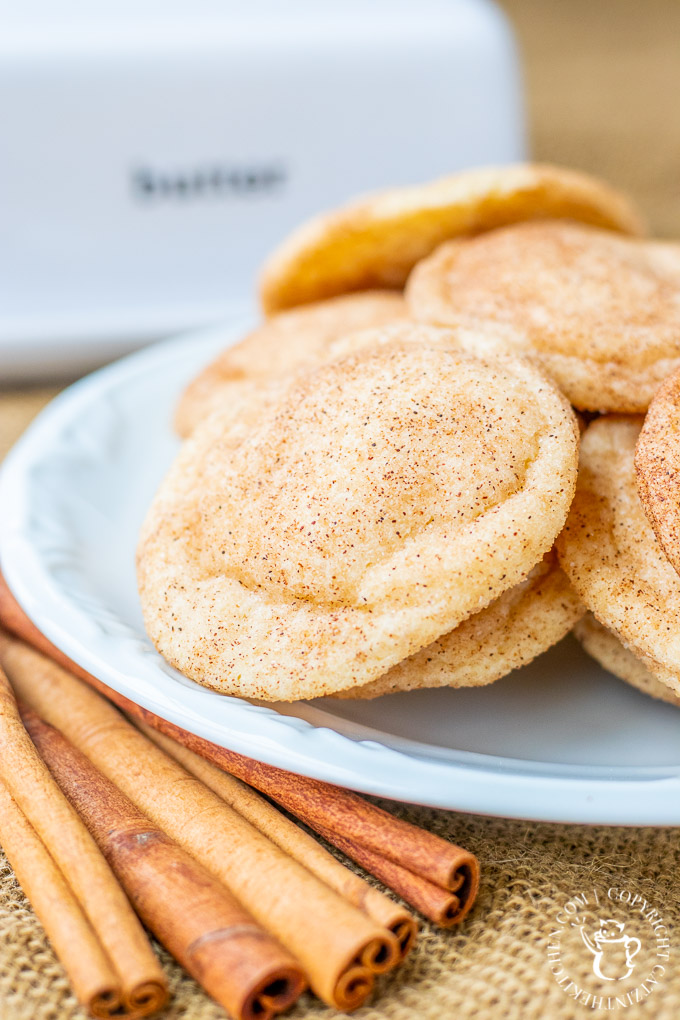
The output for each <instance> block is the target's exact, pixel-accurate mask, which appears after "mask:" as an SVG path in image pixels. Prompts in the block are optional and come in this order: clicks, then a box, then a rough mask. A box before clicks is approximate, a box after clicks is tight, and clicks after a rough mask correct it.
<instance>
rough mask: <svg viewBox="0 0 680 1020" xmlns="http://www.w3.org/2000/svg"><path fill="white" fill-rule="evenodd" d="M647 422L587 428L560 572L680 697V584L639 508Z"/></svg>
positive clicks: (628, 420) (614, 421)
mask: <svg viewBox="0 0 680 1020" xmlns="http://www.w3.org/2000/svg"><path fill="white" fill-rule="evenodd" d="M641 424H642V419H640V418H634V417H620V416H611V417H604V418H600V419H598V420H597V421H595V422H593V423H592V424H591V425H589V426H588V429H587V430H586V432H585V435H584V436H583V439H582V443H581V464H580V469H579V477H578V483H577V488H576V496H575V497H574V502H573V504H572V507H571V510H570V513H569V517H568V519H567V524H566V526H565V528H564V531H563V532H562V534H561V535H560V537H559V539H558V541H557V550H558V555H559V560H560V565H561V566H562V569H563V570H564V571H565V573H566V574H567V576H568V577H569V579H570V581H571V583H572V585H573V586H574V588H575V590H576V592H577V593H578V595H579V596H580V597H581V599H582V600H583V602H584V603H585V604H586V606H587V607H588V609H590V611H591V612H592V613H593V614H594V616H595V617H596V618H597V620H598V621H599V622H600V623H601V624H603V625H604V626H605V627H606V628H608V629H609V630H611V631H612V632H613V633H614V635H615V636H616V637H618V638H619V640H620V641H622V642H623V643H624V644H625V646H626V648H627V649H628V650H629V651H631V652H633V653H634V654H635V655H637V656H638V658H640V659H642V661H643V663H644V665H645V667H646V668H647V669H648V670H649V671H651V672H652V673H653V674H654V676H655V677H656V678H657V679H658V680H660V681H661V682H662V683H665V684H666V685H667V686H668V687H669V688H670V689H671V690H672V691H675V692H676V693H680V679H679V678H680V629H679V628H678V626H677V620H678V619H679V618H680V577H679V576H678V574H677V573H676V572H675V570H674V569H673V567H672V566H671V564H670V563H669V561H668V559H667V558H666V556H665V555H664V552H663V550H662V548H661V546H660V545H659V543H658V542H657V540H656V536H655V535H654V532H653V530H652V527H651V525H650V523H649V521H648V520H647V518H646V516H645V514H644V511H643V508H642V504H641V502H640V499H639V496H638V493H637V486H636V481H635V469H634V463H633V459H634V453H635V444H636V442H637V438H638V435H639V432H640V426H641Z"/></svg>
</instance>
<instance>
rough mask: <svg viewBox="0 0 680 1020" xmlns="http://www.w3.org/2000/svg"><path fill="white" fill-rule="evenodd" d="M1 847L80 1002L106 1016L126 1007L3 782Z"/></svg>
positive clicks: (83, 922) (95, 940) (0, 787)
mask: <svg viewBox="0 0 680 1020" xmlns="http://www.w3.org/2000/svg"><path fill="white" fill-rule="evenodd" d="M0 845H2V848H3V850H4V851H5V854H6V856H7V860H8V861H9V863H10V865H11V866H12V869H13V870H14V874H15V876H16V879H17V881H18V883H19V885H20V886H21V888H22V889H23V890H24V893H25V894H26V898H27V899H28V900H30V903H31V906H32V907H33V910H34V911H35V913H36V915H37V917H38V919H39V921H40V922H41V924H42V926H43V928H44V929H45V934H46V935H47V937H48V939H49V940H50V943H51V945H52V948H53V949H54V952H55V955H56V956H57V957H58V958H59V959H60V960H61V962H62V964H63V967H64V970H65V971H66V973H67V975H68V978H69V980H70V982H71V986H72V988H73V991H74V993H75V996H76V998H77V999H78V1002H79V1003H80V1004H81V1005H82V1006H84V1008H85V1009H87V1010H88V1011H89V1012H90V1013H91V1014H92V1016H94V1017H97V1018H101V1020H106V1018H108V1017H110V1016H111V1015H112V1014H113V1013H116V1012H118V1010H119V1009H120V1008H121V1007H122V1004H123V1003H122V992H121V987H120V978H119V977H118V974H117V973H116V971H115V970H114V968H113V967H112V965H111V963H110V961H109V959H108V957H107V956H106V953H105V952H104V950H103V949H102V946H101V943H100V941H99V939H98V938H97V936H96V935H95V933H94V930H93V928H92V926H91V925H90V923H89V921H88V920H87V918H86V917H85V914H84V913H83V911H82V909H81V907H80V904H79V903H78V901H77V900H76V898H75V896H74V895H73V893H72V892H71V888H70V886H69V885H68V883H67V882H66V880H65V879H64V876H63V875H62V873H61V871H60V870H59V868H58V867H57V865H56V864H55V863H54V861H53V859H52V857H51V856H50V854H49V852H48V850H47V848H46V847H45V845H44V844H43V842H42V840H41V839H40V837H39V836H38V834H37V832H36V831H35V829H34V828H33V826H32V825H31V823H30V822H29V821H28V819H27V818H26V816H25V815H24V813H23V811H22V810H21V808H20V807H19V806H18V804H17V803H16V801H15V800H14V798H13V797H12V796H11V794H10V792H9V790H8V789H7V787H6V786H5V784H4V783H2V782H0Z"/></svg>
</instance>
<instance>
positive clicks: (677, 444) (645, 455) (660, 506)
mask: <svg viewBox="0 0 680 1020" xmlns="http://www.w3.org/2000/svg"><path fill="white" fill-rule="evenodd" d="M635 469H636V471H637V482H638V492H639V494H640V499H641V500H642V505H643V506H644V508H645V513H646V514H647V517H648V518H649V521H650V523H651V525H652V527H653V528H654V531H655V533H656V537H657V538H658V540H659V542H660V543H661V546H662V548H663V551H664V552H665V553H666V556H667V557H668V559H669V560H670V561H671V563H672V564H673V566H674V567H675V569H676V570H677V571H678V573H680V372H675V373H674V374H673V375H672V376H671V377H670V378H669V379H667V380H666V381H665V382H664V383H663V384H662V385H661V387H660V388H659V389H658V391H657V393H656V395H655V397H654V399H653V400H652V402H651V404H650V405H649V410H648V412H647V416H646V418H645V421H644V424H643V426H642V431H641V432H640V437H639V439H638V442H637V450H636V452H635Z"/></svg>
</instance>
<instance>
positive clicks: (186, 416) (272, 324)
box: [175, 291, 407, 436]
mask: <svg viewBox="0 0 680 1020" xmlns="http://www.w3.org/2000/svg"><path fill="white" fill-rule="evenodd" d="M406 317H407V312H406V305H405V303H404V299H403V298H402V297H401V295H400V294H397V293H395V292H394V291H366V292H365V293H363V294H347V295H344V296H342V297H338V298H332V299H331V300H329V301H320V302H317V303H315V304H313V305H307V306H305V307H304V308H300V309H296V310H295V311H291V312H282V313H281V314H280V315H275V316H274V317H273V318H271V319H269V320H268V321H266V322H264V323H262V324H261V325H260V326H258V327H257V328H256V329H254V330H253V331H252V332H251V333H249V334H248V335H247V336H245V337H244V338H243V340H241V341H240V343H237V344H235V345H234V346H233V347H228V348H227V349H226V350H224V351H223V352H222V353H221V354H220V355H218V357H217V358H215V360H214V361H212V362H211V363H210V364H209V365H208V366H207V367H206V368H204V369H203V371H202V372H200V373H199V375H198V376H197V377H196V378H195V379H193V380H192V381H191V382H190V383H189V385H188V386H187V388H186V389H185V391H184V393H183V394H182V396H181V398H180V401H179V404H178V406H177V410H176V412H175V429H176V431H177V432H178V433H179V434H180V436H188V435H190V434H191V432H193V430H194V429H195V427H196V425H198V423H199V422H200V421H203V419H204V418H207V417H208V415H210V414H212V412H213V411H218V410H220V408H222V407H224V406H225V405H228V404H229V403H230V402H233V401H241V400H242V398H243V397H246V398H250V397H251V395H252V394H253V393H255V392H256V391H257V390H258V389H259V388H260V387H262V386H265V387H266V386H267V385H268V384H269V383H270V382H271V381H275V380H277V379H280V378H281V377H283V376H285V375H287V374H288V373H290V372H295V371H300V370H301V369H304V368H309V367H311V366H312V365H315V364H319V363H321V362H322V361H325V360H326V358H327V356H328V348H329V345H330V344H332V342H333V341H334V340H335V339H337V338H338V337H340V336H342V335H343V334H345V333H349V332H350V331H353V330H355V329H367V328H368V327H370V326H380V325H382V324H383V323H386V322H390V321H392V320H393V319H399V318H406Z"/></svg>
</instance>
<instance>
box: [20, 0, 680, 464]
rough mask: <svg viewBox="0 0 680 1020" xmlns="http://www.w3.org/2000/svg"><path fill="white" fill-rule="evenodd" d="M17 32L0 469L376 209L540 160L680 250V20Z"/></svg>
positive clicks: (396, 0)
mask: <svg viewBox="0 0 680 1020" xmlns="http://www.w3.org/2000/svg"><path fill="white" fill-rule="evenodd" d="M0 9H2V8H0ZM2 20H3V22H4V26H3V32H2V33H0V53H1V54H2V60H0V104H2V122H3V133H4V140H5V146H4V150H5V151H4V154H3V161H2V163H1V165H0V208H1V209H2V222H3V231H2V237H1V238H0V253H1V254H0V260H1V264H0V279H2V283H1V284H0V447H2V446H4V447H6V446H7V445H8V443H9V441H10V438H11V437H13V436H14V435H16V434H18V431H20V429H21V427H22V425H23V424H24V423H25V422H27V421H28V420H30V418H31V417H32V416H33V414H35V412H36V410H37V409H38V408H39V407H40V406H41V404H42V403H44V402H45V400H46V399H47V398H48V397H49V396H50V395H52V394H53V393H54V392H55V391H56V389H57V388H59V387H61V386H62V385H63V383H64V381H66V380H68V379H73V378H75V377H77V376H79V375H81V374H83V372H85V371H86V370H87V369H89V368H91V367H93V366H94V365H96V364H98V363H103V362H105V361H108V360H111V359H112V358H114V357H117V356H119V355H120V354H122V353H125V352H126V351H127V350H129V349H132V348H133V347H135V346H139V345H140V344H141V343H144V342H148V341H150V340H152V339H155V338H157V337H160V336H164V335H169V334H171V333H173V332H178V331H180V330H183V329H186V328H191V327H194V326H199V325H201V324H203V323H209V322H214V321H217V320H219V319H221V318H224V317H225V316H228V315H230V314H233V313H234V312H235V311H242V310H243V309H244V308H246V309H251V310H252V311H255V287H254V275H255V271H256V268H257V265H258V264H259V262H260V260H261V258H262V256H263V255H264V254H265V253H266V252H267V251H268V250H270V248H271V247H272V245H274V244H275V243H276V242H277V241H278V240H279V239H280V238H281V237H282V236H284V235H285V233H286V232H287V231H288V230H289V229H290V228H291V227H292V226H294V225H295V224H296V223H298V222H299V221H300V220H301V219H302V218H304V217H305V216H307V215H309V214H310V213H313V212H316V211H317V210H319V209H322V208H325V207H327V206H329V205H334V204H337V203H338V202H341V201H342V200H344V199H345V198H347V197H349V196H351V195H352V194H354V193H356V192H359V191H363V190H370V189H372V188H376V187H381V186H385V185H390V184H402V183H411V182H415V181H418V180H426V179H428V178H430V177H435V176H438V175H442V174H445V173H447V172H451V171H452V170H456V169H459V168H462V167H465V166H471V165H479V164H485V163H487V164H488V163H497V162H504V161H512V160H516V159H521V158H524V157H525V156H526V157H528V158H533V159H537V160H543V161H549V162H555V163H561V164H564V165H567V166H573V167H576V168H580V169H583V170H586V171H590V172H592V173H595V174H598V175H601V176H603V177H605V178H606V179H608V180H609V181H611V182H612V183H613V184H615V185H617V186H618V187H621V188H623V189H626V190H628V191H630V192H631V193H632V195H633V196H634V197H635V199H636V200H637V201H638V202H639V203H640V205H641V206H642V208H643V210H644V211H645V212H646V214H647V215H648V217H649V220H650V223H651V226H652V229H653V231H654V232H655V233H656V234H658V235H660V236H663V237H673V236H677V237H680V114H679V113H678V110H677V97H678V95H680V0H646V2H645V3H640V2H636V0H569V2H565V0H501V2H500V3H499V4H493V3H491V2H490V0H419V2H418V3H413V2H412V0H372V2H371V3H370V4H366V3H362V2H359V0H343V3H331V2H324V3H318V2H315V0H295V2H293V0H291V2H289V3H286V4H280V3H278V2H276V0H250V2H249V3H248V4H247V5H244V4H237V3H235V2H232V0H193V2H191V3H190V2H189V0H165V2H164V3H160V2H155V0H139V2H135V3H133V2H132V0H119V2H118V3H117V4H115V5H113V4H106V3H103V2H102V3H100V4H97V5H92V4H91V3H90V4H85V3H82V2H78V0H60V2H59V3H55V2H54V0H52V2H51V3H47V0H45V2H43V3H41V2H40V0H26V2H25V3H22V4H21V5H10V4H7V3H6V2H5V4H4V14H3V17H2ZM1 452H2V449H0V453H1Z"/></svg>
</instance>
